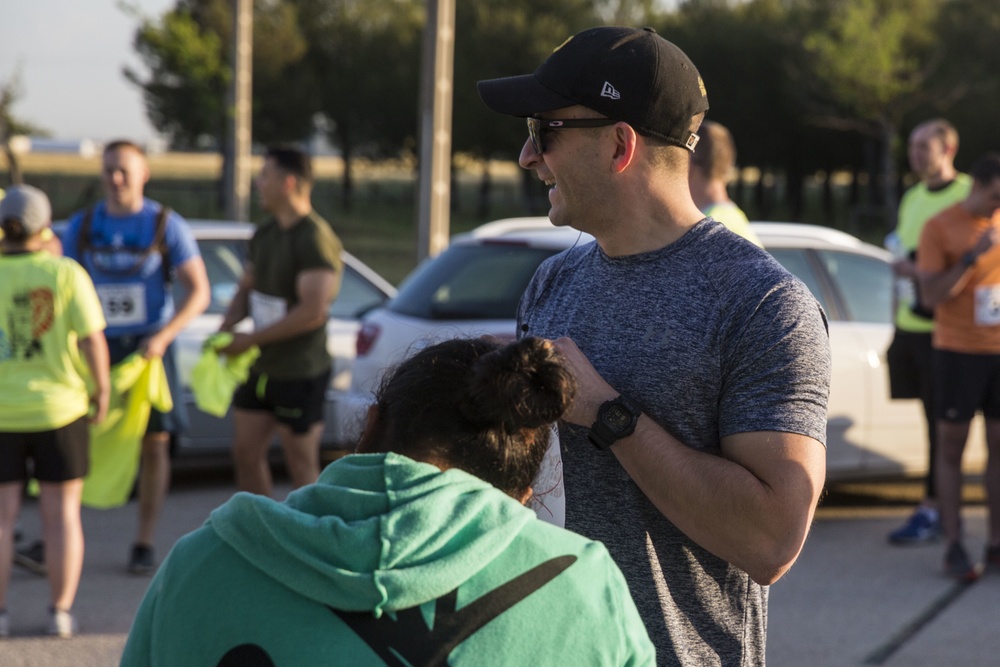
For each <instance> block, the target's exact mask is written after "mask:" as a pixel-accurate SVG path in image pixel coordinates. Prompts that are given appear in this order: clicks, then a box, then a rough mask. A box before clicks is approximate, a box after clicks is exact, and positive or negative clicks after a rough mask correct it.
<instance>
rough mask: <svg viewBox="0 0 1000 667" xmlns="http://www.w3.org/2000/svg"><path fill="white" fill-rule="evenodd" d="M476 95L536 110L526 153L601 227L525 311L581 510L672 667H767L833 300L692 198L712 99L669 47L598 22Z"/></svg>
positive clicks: (822, 402)
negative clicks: (549, 368)
mask: <svg viewBox="0 0 1000 667" xmlns="http://www.w3.org/2000/svg"><path fill="white" fill-rule="evenodd" d="M479 92H480V96H481V97H482V98H483V101H484V102H485V103H486V105H487V106H489V107H490V108H491V109H493V110H494V111H497V112H499V113H503V114H507V115H511V116H519V117H524V118H527V123H528V132H529V139H528V141H527V142H525V144H524V147H523V148H522V150H521V155H520V163H521V166H523V167H524V168H525V169H531V170H533V171H535V173H536V174H537V176H538V177H539V178H540V179H541V180H543V181H544V182H545V183H547V184H548V185H549V186H550V189H549V203H550V205H551V208H550V210H549V218H550V219H551V220H552V222H553V223H554V224H556V225H560V226H562V225H568V226H572V227H574V228H576V229H579V230H581V231H585V232H589V233H590V234H592V235H593V236H594V237H595V238H596V242H595V243H590V244H585V245H582V246H578V247H574V248H572V249H570V250H568V251H566V252H564V253H561V254H560V255H557V256H556V257H553V258H552V259H550V260H548V261H547V262H545V263H544V264H543V265H542V266H541V267H540V268H539V270H538V272H537V274H536V275H535V277H534V279H533V281H532V283H531V284H530V285H529V287H528V289H527V291H526V292H525V294H524V296H523V298H522V300H521V305H520V307H519V312H518V325H519V326H518V331H519V332H520V335H535V336H543V337H546V338H551V339H556V344H557V346H558V348H559V349H560V351H561V352H562V353H563V354H564V356H565V357H566V358H567V360H568V361H569V363H570V366H571V368H572V369H573V370H574V373H575V375H576V377H577V381H578V384H579V391H578V394H577V397H576V400H575V402H574V404H573V405H572V406H571V408H570V409H569V410H568V411H567V412H566V414H564V415H563V423H562V425H561V433H560V436H561V441H562V458H563V473H564V478H565V484H566V527H567V528H569V529H571V530H574V531H577V532H580V533H583V534H584V535H587V536H588V537H591V538H595V539H599V540H601V541H602V542H604V544H605V545H606V546H607V547H608V549H609V550H610V551H611V554H612V556H614V558H615V560H616V561H617V563H618V565H619V566H620V567H621V569H622V570H623V571H624V572H625V576H626V578H627V579H628V581H629V588H630V590H631V592H632V596H633V598H634V599H635V602H636V604H637V606H638V608H639V610H640V612H641V613H642V614H643V618H644V621H645V623H646V626H647V629H648V630H649V634H650V636H651V637H652V639H653V642H654V644H655V645H656V649H657V655H658V661H659V663H660V664H664V665H707V664H712V665H720V664H721V665H751V664H754V665H757V664H764V656H765V633H766V620H767V590H768V589H767V586H768V585H769V584H771V583H773V582H774V581H776V580H777V579H778V578H779V577H781V576H782V575H783V574H784V573H785V572H786V571H787V570H788V568H789V567H791V565H792V563H793V562H794V561H795V559H796V558H797V556H798V554H799V551H800V550H801V548H802V545H803V543H804V541H805V537H806V533H807V531H808V528H809V525H810V522H811V521H812V517H813V513H814V511H815V506H816V502H817V500H818V498H819V495H820V491H821V489H822V487H823V481H824V477H825V468H826V466H825V454H826V453H825V449H824V444H823V443H824V442H825V436H826V402H827V395H828V391H829V374H830V354H829V340H828V335H827V332H826V328H825V320H824V316H823V314H822V311H821V309H820V307H819V305H818V304H817V303H816V301H815V299H814V298H813V297H812V296H811V295H810V293H809V291H808V290H807V289H806V288H805V287H804V286H803V285H802V283H801V282H799V281H798V280H797V279H795V278H794V277H793V276H791V275H790V274H789V273H788V272H786V271H785V270H784V269H783V268H781V266H779V265H778V264H777V263H776V262H775V261H774V260H773V259H772V258H771V257H770V256H769V255H768V254H767V253H765V252H764V251H763V250H761V249H760V248H758V247H756V246H755V245H753V244H752V243H750V242H748V241H746V240H745V239H742V238H740V237H737V236H735V235H733V234H731V233H729V232H728V231H726V230H725V228H724V227H722V225H720V224H719V223H718V222H716V221H714V220H712V219H711V218H706V217H705V216H704V215H703V214H702V213H701V212H700V211H699V210H698V208H697V206H695V204H694V202H693V201H692V198H691V193H690V190H689V188H688V167H689V162H690V155H691V152H692V151H693V150H694V149H695V147H696V145H697V142H698V136H697V134H696V133H697V130H698V127H699V125H700V123H701V121H702V118H703V116H704V113H705V111H706V110H707V109H708V101H707V97H706V93H705V87H704V85H703V83H702V81H701V78H700V76H699V75H698V71H697V70H696V69H695V67H694V65H693V64H692V63H691V61H690V60H689V59H688V58H687V56H686V55H685V54H684V53H683V52H681V51H680V50H679V49H678V48H677V47H676V46H674V45H673V44H671V43H669V42H667V41H666V40H664V39H662V38H661V37H659V36H657V35H656V34H655V33H654V32H652V31H650V30H637V29H631V28H618V27H603V28H594V29H590V30H586V31H583V32H581V33H579V34H577V35H575V36H574V37H572V38H571V39H569V40H567V41H566V42H565V43H564V44H563V45H562V46H560V47H559V48H557V49H556V50H555V51H554V52H553V53H552V55H551V56H549V58H548V59H547V60H546V61H545V62H544V63H543V64H542V65H541V66H540V67H539V68H538V69H537V70H535V72H534V73H533V74H529V75H524V76H515V77H509V78H503V79H493V80H488V81H481V82H480V83H479ZM595 447H596V448H595Z"/></svg>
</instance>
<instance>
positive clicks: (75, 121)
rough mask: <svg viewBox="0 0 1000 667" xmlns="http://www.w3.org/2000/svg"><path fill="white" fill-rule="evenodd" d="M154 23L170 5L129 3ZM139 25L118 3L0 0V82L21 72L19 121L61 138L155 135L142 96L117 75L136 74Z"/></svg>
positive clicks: (167, 1) (156, 0)
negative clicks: (126, 69) (127, 69)
mask: <svg viewBox="0 0 1000 667" xmlns="http://www.w3.org/2000/svg"><path fill="white" fill-rule="evenodd" d="M129 2H130V4H132V5H134V6H136V7H138V8H139V10H140V11H141V12H142V13H143V14H145V15H147V16H154V17H158V16H160V15H162V14H163V13H164V12H165V11H167V10H168V9H170V8H171V7H173V5H174V0H129ZM137 27H138V21H137V19H135V18H133V17H131V16H129V15H127V14H126V13H125V12H123V11H122V10H121V9H119V8H118V3H117V0H0V81H4V82H6V81H9V80H10V78H11V77H12V76H13V75H14V73H15V72H19V73H20V81H21V97H20V99H19V100H18V101H17V102H16V103H15V105H14V107H13V111H14V115H15V116H16V117H17V118H20V119H22V120H26V121H28V122H31V123H33V124H35V125H38V126H40V127H43V128H45V129H46V130H48V131H49V132H51V133H52V135H53V136H54V137H56V138H59V139H96V140H99V141H103V140H107V139H112V138H116V137H129V138H132V139H136V140H138V141H146V140H148V139H152V138H154V137H156V132H155V130H153V128H152V127H151V126H150V125H149V122H148V121H147V120H146V113H145V109H144V107H143V102H142V96H141V95H140V93H139V92H138V89H137V88H136V87H135V86H133V85H132V84H130V83H129V82H128V81H126V79H125V77H124V76H123V75H122V68H123V67H124V66H125V65H130V66H132V67H133V68H138V69H140V70H142V67H141V63H140V61H139V58H138V56H137V55H136V54H135V52H134V51H133V50H132V37H133V36H134V34H135V31H136V28H137Z"/></svg>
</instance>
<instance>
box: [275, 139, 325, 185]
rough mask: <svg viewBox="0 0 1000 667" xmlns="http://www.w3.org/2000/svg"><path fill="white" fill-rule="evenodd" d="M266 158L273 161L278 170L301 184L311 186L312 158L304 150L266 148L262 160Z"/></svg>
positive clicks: (281, 146)
mask: <svg viewBox="0 0 1000 667" xmlns="http://www.w3.org/2000/svg"><path fill="white" fill-rule="evenodd" d="M268 158H270V159H272V160H274V163H275V164H276V165H277V166H278V167H279V168H281V169H282V170H284V171H286V172H287V173H289V174H291V175H293V176H296V177H297V178H298V179H299V180H300V181H302V182H303V183H306V184H310V185H311V184H312V182H313V169H312V158H311V157H310V156H309V153H306V152H305V151H304V150H301V149H299V148H296V147H295V146H285V145H276V146H268V148H267V151H266V152H265V153H264V159H265V160H266V159H268Z"/></svg>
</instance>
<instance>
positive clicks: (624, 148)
mask: <svg viewBox="0 0 1000 667" xmlns="http://www.w3.org/2000/svg"><path fill="white" fill-rule="evenodd" d="M638 141H639V135H638V134H636V131H635V130H634V129H633V128H632V126H631V125H629V124H628V123H618V124H616V125H615V154H614V159H613V161H612V163H611V169H612V171H613V172H614V173H616V174H620V173H622V172H623V171H625V170H626V169H628V167H629V165H630V164H632V159H633V158H634V157H635V148H636V144H637V143H638Z"/></svg>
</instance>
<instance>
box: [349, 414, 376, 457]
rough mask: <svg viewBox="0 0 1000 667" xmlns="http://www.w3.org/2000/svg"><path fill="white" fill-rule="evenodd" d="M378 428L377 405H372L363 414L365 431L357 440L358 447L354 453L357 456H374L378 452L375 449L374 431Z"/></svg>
mask: <svg viewBox="0 0 1000 667" xmlns="http://www.w3.org/2000/svg"><path fill="white" fill-rule="evenodd" d="M377 427H378V404H377V403H373V404H372V405H371V406H370V407H369V408H368V412H367V413H366V414H365V429H364V431H362V433H361V438H360V439H359V440H358V446H357V447H355V449H354V451H355V452H356V453H358V454H374V453H375V452H377V451H378V449H377V447H376V444H377V443H376V441H377V438H376V431H377Z"/></svg>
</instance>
